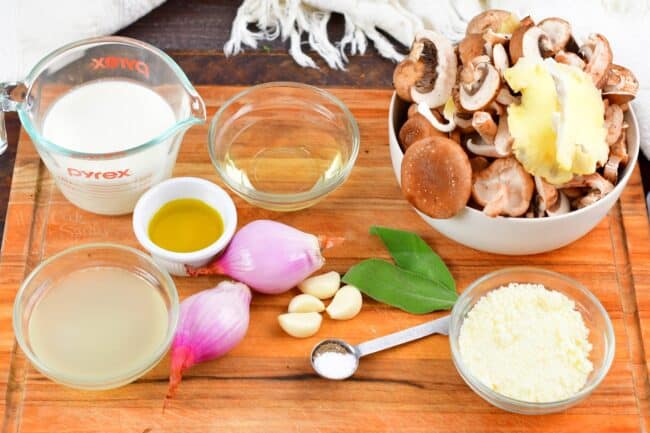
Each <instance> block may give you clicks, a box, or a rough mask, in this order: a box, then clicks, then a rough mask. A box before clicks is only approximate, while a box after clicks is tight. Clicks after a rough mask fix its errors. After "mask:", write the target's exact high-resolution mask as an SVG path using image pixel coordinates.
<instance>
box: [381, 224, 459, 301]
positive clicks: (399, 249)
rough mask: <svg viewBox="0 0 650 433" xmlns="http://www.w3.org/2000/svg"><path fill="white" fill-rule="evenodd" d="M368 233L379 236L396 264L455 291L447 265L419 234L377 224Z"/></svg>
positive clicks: (454, 284) (454, 283) (452, 278)
mask: <svg viewBox="0 0 650 433" xmlns="http://www.w3.org/2000/svg"><path fill="white" fill-rule="evenodd" d="M370 234H372V235H377V236H379V237H380V238H381V240H382V242H383V243H384V245H386V248H388V251H389V252H390V255H391V257H393V260H395V263H397V266H399V267H400V268H403V269H406V270H408V271H411V272H415V273H416V274H419V275H421V276H422V277H424V278H427V279H429V280H432V281H438V282H440V283H441V284H442V285H443V286H444V287H445V288H446V289H447V290H449V291H452V292H454V293H456V282H455V281H454V277H453V276H452V275H451V272H449V269H448V268H447V265H445V262H443V261H442V259H441V258H440V256H439V255H438V254H436V253H435V252H433V250H432V249H431V247H429V245H427V243H426V242H424V240H423V239H422V238H421V237H420V236H418V235H417V234H415V233H411V232H406V231H403V230H396V229H391V228H388V227H379V226H372V227H370Z"/></svg>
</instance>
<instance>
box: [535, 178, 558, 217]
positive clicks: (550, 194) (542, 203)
mask: <svg viewBox="0 0 650 433" xmlns="http://www.w3.org/2000/svg"><path fill="white" fill-rule="evenodd" d="M535 190H536V191H537V196H538V197H539V203H538V205H539V210H540V211H541V212H542V213H544V212H546V211H547V210H548V209H550V208H552V207H553V206H554V205H555V203H557V200H558V196H559V194H558V190H557V188H555V187H554V186H553V185H551V184H550V183H548V182H546V181H545V180H544V179H543V178H542V177H541V176H535Z"/></svg>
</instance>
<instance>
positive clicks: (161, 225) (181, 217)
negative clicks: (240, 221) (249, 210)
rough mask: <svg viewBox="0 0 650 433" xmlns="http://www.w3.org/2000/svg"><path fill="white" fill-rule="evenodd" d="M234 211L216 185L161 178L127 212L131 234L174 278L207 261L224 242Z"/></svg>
mask: <svg viewBox="0 0 650 433" xmlns="http://www.w3.org/2000/svg"><path fill="white" fill-rule="evenodd" d="M236 227H237V209H236V208H235V204H234V203H233V201H232V199H231V198H230V196H229V195H228V193H226V191H224V190H223V189H222V188H220V187H219V186H218V185H216V184H214V183H212V182H210V181H207V180H205V179H199V178H195V177H177V178H173V179H169V180H166V181H164V182H161V183H160V184H158V185H156V186H154V187H153V188H151V189H150V190H149V191H147V192H146V193H144V194H143V195H142V197H140V200H138V203H137V204H136V206H135V209H134V211H133V231H134V232H135V236H136V238H137V239H138V242H140V245H142V246H143V247H144V248H145V249H146V250H147V251H148V252H149V253H150V254H151V256H152V257H153V259H154V261H155V262H156V263H158V264H159V265H160V266H162V267H163V268H165V269H166V270H167V271H168V272H169V273H171V274H172V275H176V276H185V275H187V272H186V266H193V267H199V266H203V265H205V264H207V263H208V262H209V261H210V259H211V258H213V257H214V256H216V255H217V254H219V253H220V252H221V251H222V250H223V249H224V248H225V247H226V246H227V245H228V243H229V242H230V239H232V237H233V235H234V234H235V229H236Z"/></svg>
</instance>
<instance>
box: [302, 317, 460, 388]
mask: <svg viewBox="0 0 650 433" xmlns="http://www.w3.org/2000/svg"><path fill="white" fill-rule="evenodd" d="M450 318H451V316H445V317H441V318H440V319H436V320H432V321H430V322H426V323H423V324H421V325H417V326H414V327H412V328H407V329H404V330H403V331H398V332H395V333H392V334H388V335H384V336H383V337H378V338H375V339H373V340H368V341H366V342H364V343H360V344H357V345H356V346H353V345H351V344H350V343H348V342H346V341H343V340H339V339H338V338H328V339H327V340H323V341H321V342H320V343H318V344H316V346H314V349H313V350H312V351H311V366H312V368H313V369H314V371H315V372H316V373H318V375H319V376H321V377H324V378H325V379H331V380H344V379H347V378H348V377H350V376H352V375H353V374H354V373H355V372H356V371H357V368H358V367H359V358H361V357H362V356H366V355H370V354H373V353H375V352H379V351H382V350H386V349H390V348H391V347H395V346H399V345H400V344H404V343H408V342H411V341H414V340H419V339H420V338H423V337H427V336H429V335H432V334H442V335H448V334H449V320H450ZM328 353H334V354H338V355H342V356H341V357H339V358H340V361H341V366H342V367H343V369H342V370H341V369H339V370H338V371H336V374H331V373H329V374H328V372H327V371H324V370H325V368H324V367H323V366H322V365H320V363H319V362H316V359H317V358H318V357H319V356H322V355H324V354H328ZM344 357H353V358H354V359H351V358H347V359H343V358H344ZM319 368H320V369H319Z"/></svg>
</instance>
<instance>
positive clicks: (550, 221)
mask: <svg viewBox="0 0 650 433" xmlns="http://www.w3.org/2000/svg"><path fill="white" fill-rule="evenodd" d="M407 110H408V103H406V102H404V101H402V100H401V99H399V98H398V97H397V95H396V94H395V93H393V98H392V99H391V101H390V110H389V112H388V137H389V143H390V144H389V148H390V159H391V161H392V163H393V171H394V172H395V176H396V177H397V182H398V183H400V181H401V175H400V174H401V168H402V158H403V157H404V154H403V152H402V149H401V148H400V146H399V142H398V140H397V132H398V131H399V126H401V124H402V123H403V121H404V119H405V118H406V111H407ZM625 121H626V122H627V123H628V124H629V125H630V127H629V128H627V146H628V153H629V155H630V161H629V162H628V164H627V166H626V167H625V170H624V171H623V173H622V174H621V177H620V179H619V182H618V184H617V185H616V187H615V188H614V190H613V191H612V192H610V193H609V194H607V195H606V196H605V197H603V198H602V199H601V200H598V201H597V202H596V203H594V204H592V205H589V206H587V207H585V208H583V209H578V210H575V211H571V212H570V213H568V214H564V215H558V216H553V217H546V218H509V217H497V218H491V217H488V216H487V215H485V214H484V213H483V212H481V211H479V210H476V209H473V208H471V207H469V206H466V207H465V209H463V210H462V211H461V212H460V213H458V215H456V216H454V217H453V218H448V219H435V218H431V217H429V216H427V215H424V214H423V213H422V212H419V211H418V210H417V209H416V210H415V211H416V212H417V213H418V215H420V217H422V219H423V220H424V221H426V223H427V224H429V225H430V226H431V227H433V228H434V229H436V230H437V231H439V232H440V233H442V234H443V235H445V236H446V237H448V238H450V239H453V240H454V241H456V242H458V243H461V244H463V245H465V246H468V247H471V248H474V249H477V250H481V251H486V252H489V253H496V254H509V255H520V254H537V253H543V252H546V251H551V250H554V249H557V248H560V247H563V246H565V245H568V244H570V243H571V242H573V241H575V240H577V239H579V238H581V237H582V236H584V235H585V234H587V233H588V232H589V231H590V230H591V229H593V228H594V227H595V226H596V225H597V224H598V223H599V222H600V220H602V219H603V217H605V215H606V214H607V212H609V210H610V209H611V208H612V206H613V205H614V203H615V202H616V200H618V198H619V196H620V195H621V192H622V191H623V188H625V185H626V184H627V181H628V180H629V179H630V176H631V174H632V171H633V168H634V166H635V164H636V160H637V157H638V155H639V133H638V131H639V126H638V124H637V121H636V116H635V115H634V112H633V111H632V109H631V108H630V110H628V111H627V113H625Z"/></svg>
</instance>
